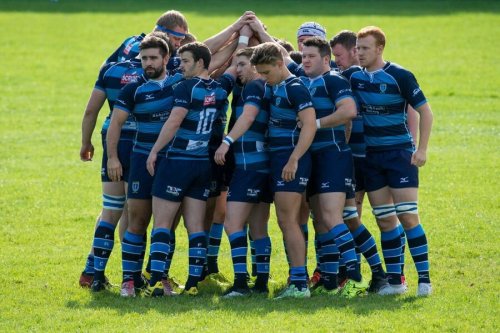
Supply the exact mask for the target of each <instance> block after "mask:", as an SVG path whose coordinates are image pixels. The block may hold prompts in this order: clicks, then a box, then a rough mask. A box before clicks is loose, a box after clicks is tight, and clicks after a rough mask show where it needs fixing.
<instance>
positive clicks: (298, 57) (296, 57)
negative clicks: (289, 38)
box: [289, 51, 302, 64]
mask: <svg viewBox="0 0 500 333" xmlns="http://www.w3.org/2000/svg"><path fill="white" fill-rule="evenodd" d="M289 55H290V58H292V60H293V61H294V62H295V63H296V64H301V63H302V52H300V51H292V52H290V54H289Z"/></svg>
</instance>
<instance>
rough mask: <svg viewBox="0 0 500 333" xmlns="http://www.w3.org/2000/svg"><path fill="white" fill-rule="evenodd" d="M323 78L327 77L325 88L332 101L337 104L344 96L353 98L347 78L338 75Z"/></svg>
mask: <svg viewBox="0 0 500 333" xmlns="http://www.w3.org/2000/svg"><path fill="white" fill-rule="evenodd" d="M325 79H327V84H326V89H327V90H328V95H329V96H330V99H331V100H332V102H334V103H335V104H337V103H338V102H340V101H341V100H343V99H344V98H352V99H354V96H353V94H352V90H351V85H350V84H349V82H348V81H347V79H345V78H344V77H342V76H340V75H330V76H327V77H326V78H325Z"/></svg>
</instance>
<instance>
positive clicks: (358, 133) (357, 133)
mask: <svg viewBox="0 0 500 333" xmlns="http://www.w3.org/2000/svg"><path fill="white" fill-rule="evenodd" d="M361 70H362V68H361V67H360V66H352V67H350V68H348V69H346V70H345V71H342V72H341V74H342V76H344V77H345V78H347V80H350V78H351V75H352V74H353V73H354V72H358V71H361ZM355 101H356V106H357V108H356V109H357V111H358V114H357V116H356V118H354V119H353V120H352V128H351V137H350V138H349V147H351V151H352V156H355V157H365V156H366V145H365V133H364V130H363V128H364V126H363V117H362V115H361V108H360V106H359V104H358V99H357V98H356V99H355Z"/></svg>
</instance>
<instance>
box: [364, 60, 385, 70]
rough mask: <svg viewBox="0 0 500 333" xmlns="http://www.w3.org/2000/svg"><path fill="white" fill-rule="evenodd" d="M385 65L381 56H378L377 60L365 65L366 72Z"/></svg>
mask: <svg viewBox="0 0 500 333" xmlns="http://www.w3.org/2000/svg"><path fill="white" fill-rule="evenodd" d="M384 66H385V61H384V59H383V58H378V59H377V61H375V62H374V63H373V64H372V65H370V66H367V67H366V70H367V71H368V72H375V71H378V70H379V69H382V68H384Z"/></svg>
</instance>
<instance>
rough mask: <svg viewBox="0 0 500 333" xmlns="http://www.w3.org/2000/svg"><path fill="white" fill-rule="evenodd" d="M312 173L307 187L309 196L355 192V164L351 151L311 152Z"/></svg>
mask: <svg viewBox="0 0 500 333" xmlns="http://www.w3.org/2000/svg"><path fill="white" fill-rule="evenodd" d="M311 158H312V173H311V180H310V181H309V184H308V186H307V196H308V197H312V196H313V195H316V194H320V193H332V192H344V193H346V194H347V193H352V192H353V187H352V185H353V183H352V172H353V162H352V153H351V151H350V150H344V151H338V150H337V149H336V148H331V149H326V150H322V151H319V152H311Z"/></svg>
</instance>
